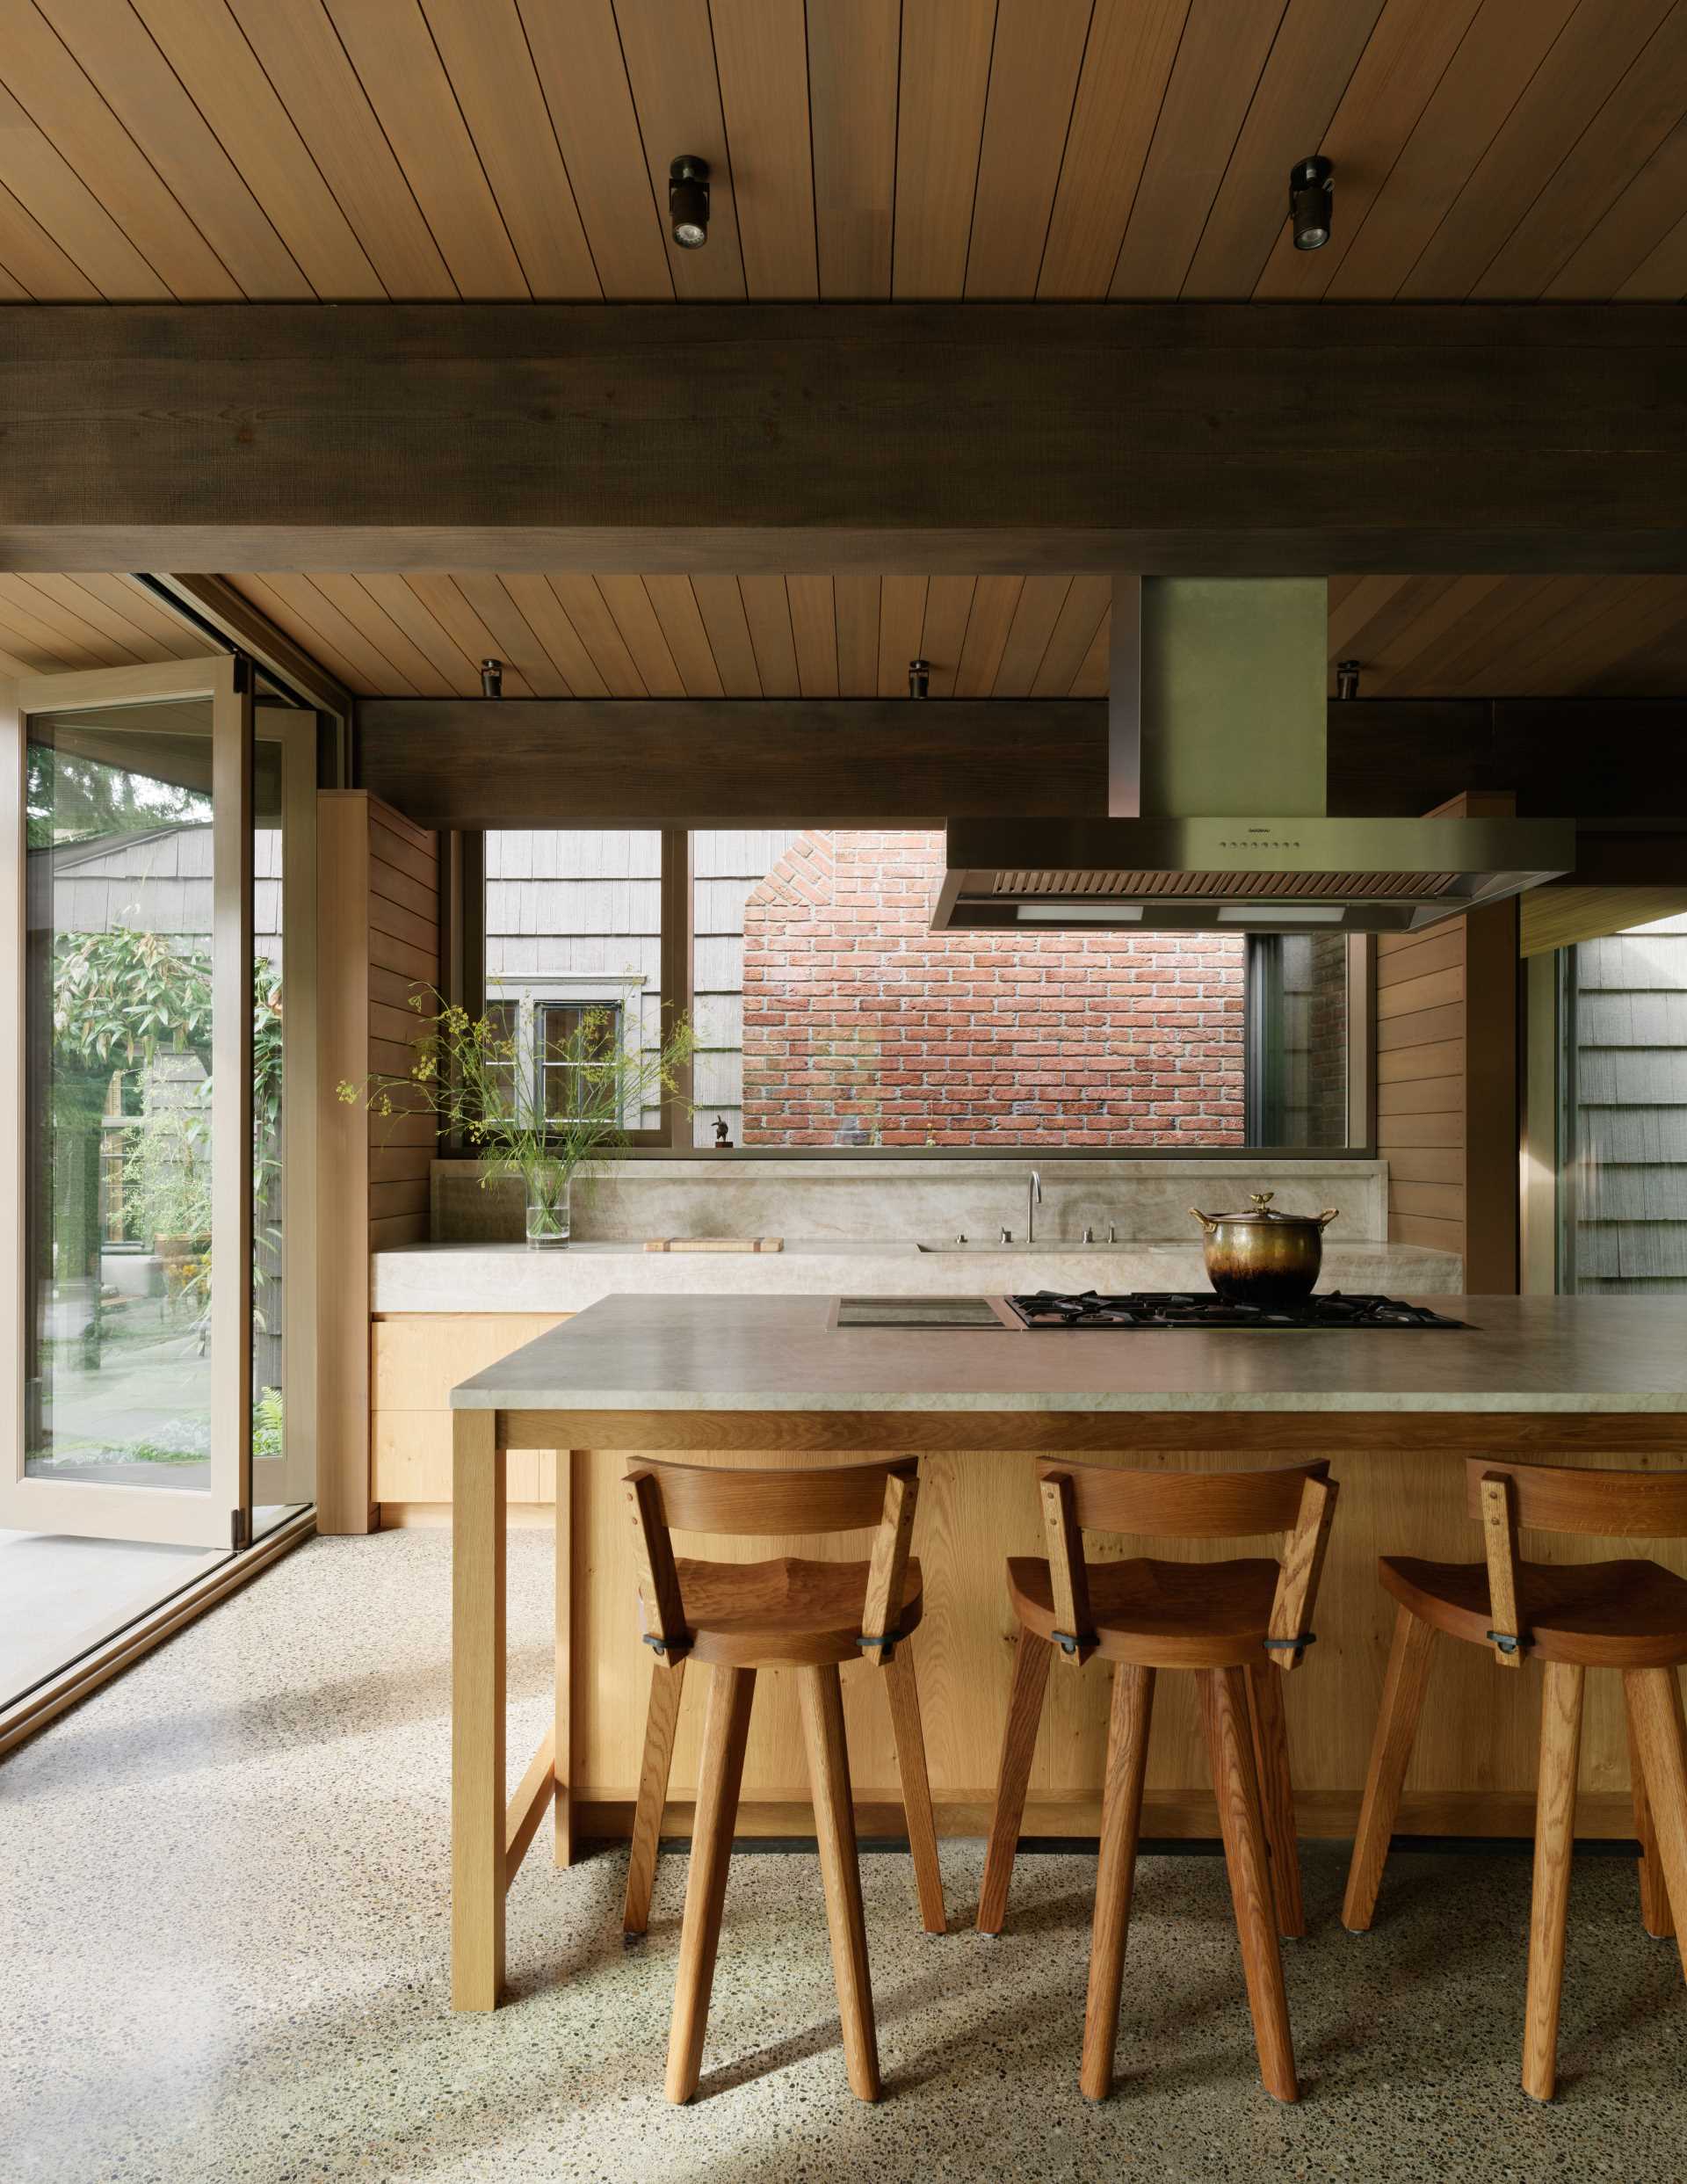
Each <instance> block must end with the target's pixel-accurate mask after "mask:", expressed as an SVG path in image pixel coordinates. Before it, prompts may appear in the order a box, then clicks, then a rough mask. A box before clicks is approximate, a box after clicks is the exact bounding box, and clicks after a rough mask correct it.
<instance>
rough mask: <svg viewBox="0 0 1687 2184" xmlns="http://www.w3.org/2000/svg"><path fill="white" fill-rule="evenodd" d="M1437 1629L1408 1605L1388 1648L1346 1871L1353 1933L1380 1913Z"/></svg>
mask: <svg viewBox="0 0 1687 2184" xmlns="http://www.w3.org/2000/svg"><path fill="white" fill-rule="evenodd" d="M1434 1638H1435V1633H1434V1631H1433V1630H1431V1629H1430V1626H1429V1624H1428V1623H1426V1622H1423V1620H1422V1619H1421V1617H1419V1616H1416V1615H1414V1614H1413V1613H1412V1611H1411V1610H1410V1608H1408V1607H1402V1608H1401V1610H1400V1612H1399V1613H1398V1614H1396V1616H1395V1617H1394V1643H1393V1644H1392V1645H1391V1646H1390V1647H1389V1649H1388V1672H1387V1675H1386V1676H1385V1677H1384V1679H1383V1684H1382V1709H1381V1711H1380V1712H1379V1714H1378V1716H1377V1730H1376V1735H1375V1736H1374V1737H1373V1738H1372V1743H1371V1765H1370V1767H1369V1769H1368V1770H1367V1772H1366V1774H1365V1798H1364V1802H1363V1803H1361V1805H1360V1807H1359V1827H1358V1835H1357V1836H1356V1837H1355V1839H1354V1842H1353V1862H1352V1864H1351V1865H1350V1866H1349V1868H1348V1869H1347V1894H1346V1896H1345V1897H1343V1903H1342V1924H1343V1926H1345V1927H1346V1928H1347V1929H1348V1931H1349V1932H1350V1934H1363V1933H1364V1932H1365V1928H1366V1927H1367V1926H1369V1925H1370V1924H1371V1921H1372V1918H1373V1917H1374V1916H1375V1914H1376V1908H1377V1890H1379V1888H1380V1887H1381V1885H1382V1869H1383V1868H1384V1866H1386V1865H1387V1862H1388V1845H1389V1841H1390V1839H1391V1838H1392V1837H1393V1835H1394V1818H1395V1815H1396V1814H1397V1813H1398V1812H1399V1810H1400V1793H1401V1789H1403V1788H1404V1787H1405V1782H1406V1770H1407V1768H1408V1767H1409V1766H1410V1765H1411V1760H1412V1746H1413V1745H1414V1744H1415V1743H1416V1741H1417V1717H1418V1716H1419V1715H1420V1713H1422V1711H1423V1687H1424V1684H1425V1682H1426V1681H1427V1680H1428V1677H1429V1672H1430V1647H1431V1645H1432V1644H1433V1643H1434Z"/></svg>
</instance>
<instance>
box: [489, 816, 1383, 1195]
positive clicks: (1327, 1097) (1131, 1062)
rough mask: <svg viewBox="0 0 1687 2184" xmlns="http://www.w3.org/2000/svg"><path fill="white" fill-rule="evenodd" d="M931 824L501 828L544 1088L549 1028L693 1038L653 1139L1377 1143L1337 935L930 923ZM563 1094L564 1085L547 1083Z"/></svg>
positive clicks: (495, 867) (653, 1117) (503, 904)
mask: <svg viewBox="0 0 1687 2184" xmlns="http://www.w3.org/2000/svg"><path fill="white" fill-rule="evenodd" d="M942 867H943V836H942V832H941V831H940V830H938V829H933V828H907V829H887V828H882V827H880V828H837V827H810V828H795V827H785V828H716V829H699V830H697V831H694V832H691V833H685V832H682V831H677V830H669V831H659V830H655V829H648V830H618V829H585V828H582V829H576V830H533V831H500V832H496V833H490V834H489V835H488V836H487V838H486V875H487V876H486V896H485V933H484V941H485V963H486V999H487V1003H488V1005H489V1009H496V1010H498V1011H502V1012H503V1014H501V1015H500V1017H499V1021H500V1022H501V1023H503V1024H504V1025H505V1026H506V1027H507V1028H508V1032H509V1035H510V1044H511V1049H512V1061H511V1067H512V1069H519V1070H523V1071H524V1072H528V1073H533V1074H532V1075H531V1076H528V1077H525V1078H524V1081H535V1082H536V1081H539V1073H542V1072H543V1071H544V1070H546V1067H547V1063H546V1059H545V1056H546V1051H547V1045H548V1044H549V1043H550V1041H549V1040H548V1038H547V1027H550V1026H554V1025H558V1024H563V1023H566V1022H568V1021H571V1020H573V1019H574V1018H575V1017H576V1016H577V1015H579V1014H580V1013H581V1012H584V1011H587V1010H596V1011H598V1012H614V1014H615V1019H616V1020H617V1021H618V1022H619V1023H620V1024H621V1025H622V1027H623V1030H622V1034H621V1035H622V1036H623V1038H624V1039H626V1040H627V1041H629V1042H634V1041H637V1042H641V1043H642V1044H643V1045H644V1046H645V1047H647V1048H648V1047H650V1046H652V1045H653V1044H654V1043H655V1041H656V1040H657V1038H658V1036H659V1027H660V1026H661V1024H662V1012H663V1005H664V1000H670V1001H671V1003H672V1008H673V1012H674V1013H676V1014H677V1013H682V1012H683V1013H685V1014H687V1015H688V1016H689V1018H690V1019H691V1023H692V1026H693V1027H694V1030H695V1034H696V1041H697V1051H696V1057H695V1061H694V1063H693V1067H692V1079H691V1098H690V1104H689V1107H688V1108H685V1109H681V1110H678V1111H677V1112H676V1113H674V1114H671V1115H669V1116H666V1117H664V1116H662V1115H659V1114H656V1113H655V1112H654V1111H653V1112H651V1113H649V1114H645V1115H642V1116H641V1118H639V1123H640V1127H639V1128H636V1130H635V1131H634V1138H633V1142H634V1144H635V1145H646V1146H652V1145H658V1144H662V1145H666V1146H668V1147H669V1148H670V1149H671V1150H681V1149H684V1148H685V1147H688V1146H691V1147H699V1146H708V1145H713V1144H714V1143H717V1142H721V1141H724V1142H726V1143H730V1144H732V1145H734V1146H735V1147H739V1148H742V1149H743V1150H748V1151H757V1150H764V1151H769V1152H787V1153H798V1152H810V1153H812V1152H819V1151H829V1152H855V1153H860V1154H866V1155H871V1154H872V1153H874V1152H889V1153H902V1154H909V1153H918V1152H922V1151H924V1152H930V1151H938V1152H942V1151H957V1152H959V1151H970V1152H979V1151H986V1152H988V1151H1002V1152H1004V1153H1016V1152H1023V1151H1029V1150H1035V1151H1039V1152H1046V1153H1054V1152H1074V1153H1082V1152H1093V1153H1098V1154H1100V1153H1118V1152H1147V1153H1152V1152H1155V1151H1162V1152H1190V1151H1224V1150H1248V1149H1261V1150H1266V1149H1269V1150H1306V1151H1308V1152H1311V1151H1334V1150H1344V1149H1349V1148H1358V1147H1361V1146H1362V1144H1363V1140H1364V1136H1365V1132H1364V1129H1363V1128H1362V1127H1358V1128H1356V1127H1355V1126H1354V1124H1353V1122H1352V1121H1351V1120H1350V1118H1351V1117H1352V1116H1353V1115H1354V1114H1355V1112H1356V1110H1358V1109H1361V1108H1362V1102H1361V1101H1359V1100H1358V1099H1357V1098H1356V1092H1357V1087H1356V1086H1355V1085H1354V1084H1353V1083H1352V1082H1350V1077H1351V1076H1352V1073H1353V1058H1352V1053H1351V1048H1352V1045H1353V1042H1352V1041H1351V1040H1350V1022H1351V1021H1352V1020H1353V1019H1354V1017H1355V990H1354V979H1353V971H1354V968H1355V966H1354V957H1355V954H1356V951H1357V952H1358V955H1359V961H1360V963H1361V964H1362V963H1363V961H1364V954H1363V951H1364V950H1365V947H1366V946H1367V945H1368V944H1367V943H1365V941H1363V940H1359V941H1357V942H1356V941H1354V940H1350V938H1349V937H1347V936H1345V935H1342V934H1336V933H1330V934H1324V933H1314V934H1309V935H1298V934H1264V935H1255V934H1249V933H1245V932H1148V933H1143V932H1107V931H1101V930H1096V929H1079V930H1076V931H1065V930H1061V929H1060V928H1058V927H1053V928H1051V929H1048V930H1045V931H1032V932H1027V931H1003V932H952V933H942V932H931V931H930V901H931V897H932V895H933V893H934V892H935V889H936V888H937V885H938V880H939V878H940V876H941V873H942ZM543 1081H544V1084H545V1091H546V1097H547V1100H548V1101H549V1102H550V1104H551V1111H552V1112H554V1113H557V1114H561V1112H563V1109H562V1108H561V1107H557V1106H556V1104H555V1102H556V1100H557V1099H563V1100H566V1098H567V1092H566V1087H565V1086H563V1085H561V1084H560V1083H559V1084H558V1085H554V1086H553V1085H551V1084H550V1083H549V1080H548V1079H544V1080H543Z"/></svg>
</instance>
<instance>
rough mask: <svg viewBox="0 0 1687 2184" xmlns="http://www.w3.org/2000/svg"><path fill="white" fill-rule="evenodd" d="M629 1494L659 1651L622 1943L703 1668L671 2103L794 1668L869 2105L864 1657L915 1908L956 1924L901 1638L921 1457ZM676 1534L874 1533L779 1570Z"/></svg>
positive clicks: (654, 1647) (659, 1473)
mask: <svg viewBox="0 0 1687 2184" xmlns="http://www.w3.org/2000/svg"><path fill="white" fill-rule="evenodd" d="M625 1491H626V1502H627V1508H628V1511H629V1513H630V1514H631V1517H632V1520H633V1526H634V1535H635V1537H636V1540H637V1542H638V1552H639V1593H640V1600H641V1606H642V1607H643V1611H644V1624H645V1629H644V1641H645V1643H646V1644H647V1645H648V1646H649V1648H650V1649H651V1651H652V1652H653V1653H654V1654H655V1674H654V1676H653V1678H652V1680H651V1686H650V1711H649V1716H648V1720H647V1723H646V1725H645V1735H644V1762H643V1766H642V1768H641V1772H640V1776H639V1798H638V1808H637V1810H636V1812H635V1814H634V1823H633V1853H632V1857H631V1860H630V1861H629V1863H628V1867H627V1876H626V1910H625V1913H624V1916H623V1919H622V1924H623V1926H624V1928H625V1931H626V1934H628V1935H634V1936H635V1935H638V1934H642V1933H643V1932H644V1931H645V1928H646V1926H648V1922H649V1917H650V1890H651V1883H652V1882H653V1880H654V1878H655V1863H656V1844H657V1839H658V1838H659V1836H660V1834H661V1832H662V1806H663V1803H665V1801H666V1798H667V1795H668V1771H669V1766H670V1761H671V1760H672V1757H673V1749H674V1728H675V1723H677V1720H678V1716H679V1700H680V1692H681V1689H682V1687H683V1686H684V1675H685V1663H686V1661H687V1660H688V1659H691V1660H697V1661H706V1662H707V1664H708V1665H709V1698H708V1709H707V1712H706V1716H705V1717H704V1727H703V1755H702V1765H701V1768H700V1772H699V1781H698V1786H697V1807H696V1816H695V1818H694V1821H693V1824H692V1830H691V1871H690V1874H689V1876H688V1877H687V1880H686V1883H685V1920H684V1927H683V1929H682V1932H681V1934H680V1944H679V1972H678V1977H677V1983H676V1985H675V1991H674V2020H673V2026H672V2028H671V2031H670V2035H669V2042H668V2080H667V2092H668V2098H669V2100H670V2101H689V2100H690V2099H691V2095H692V2094H693V2093H695V2092H696V2091H697V2082H698V2075H699V2072H700V2070H701V2068H702V2062H703V2035H704V2029H705V2027H706V2023H707V2020H708V2011H709V1993H710V1990H711V1988H712V1987H713V1983H714V1958H715V1950H716V1948H717V1946H718V1944H719V1942H720V1914H721V1908H722V1905H723V1904H724V1902H725V1899H726V1892H727V1866H728V1860H729V1859H730V1857H731V1854H732V1831H733V1824H734V1822H735V1819H736V1818H737V1812H738V1789H739V1783H740V1781H742V1775H743V1768H744V1745H745V1742H746V1739H747V1738H748V1737H749V1709H750V1701H751V1699H752V1697H753V1696H754V1694H755V1690H756V1672H757V1669H761V1668H795V1669H796V1671H797V1672H798V1689H799V1694H800V1700H801V1705H802V1727H803V1736H804V1739H805V1741H806V1743H807V1747H808V1774H809V1780H810V1782H811V1783H812V1785H813V1789H814V1797H815V1836H816V1838H817V1839H818V1842H819V1846H820V1864H821V1874H822V1880H823V1882H824V1884H825V1890H826V1917H827V1921H828V1924H829V1926H830V1929H831V1938H832V1971H833V1976H834V1977H835V1979H836V1984H837V2006H838V2014H839V2017H840V2019H841V2021H842V2023H843V2029H844V2060H845V2063H846V2064H847V2066H848V2070H849V2077H850V2084H851V2087H852V2089H853V2090H854V2091H855V2092H856V2093H858V2094H859V2095H860V2097H861V2099H862V2100H863V2101H876V2100H877V2099H878V2097H879V2050H878V2041H877V2037H876V2035H875V2033H874V2029H873V2018H872V1987H871V1985H870V1984H869V1981H868V1974H867V1934H866V1926H865V1919H864V1918H863V1915H862V1910H861V1876H860V1873H859V1870H858V1867H857V1863H856V1843H855V1809H854V1806H853V1804H852V1803H851V1793H850V1761H849V1754H848V1752H847V1751H846V1749H845V1746H844V1694H843V1687H842V1685H841V1683H840V1682H839V1680H838V1669H839V1666H840V1665H841V1664H842V1663H843V1662H844V1661H853V1660H857V1659H859V1658H862V1657H863V1656H865V1658H866V1659H867V1660H869V1661H871V1662H872V1664H873V1665H875V1666H876V1667H879V1668H881V1669H882V1670H883V1671H884V1674H885V1686H886V1689H887V1693H888V1695H889V1699H890V1717H891V1725H892V1728H893V1730H894V1733H895V1738H896V1763H897V1767H898V1771H899V1772H900V1774H901V1783H902V1803H903V1806H904V1808H905V1810H906V1812H907V1816H908V1839H909V1847H910V1849H911V1850H912V1852H913V1855H914V1874H915V1880H916V1886H917V1889H918V1894H919V1904H920V1913H921V1917H922V1919H923V1923H924V1926H925V1929H926V1931H927V1933H929V1934H941V1933H943V1932H944V1931H945V1926H946V1920H945V1915H944V1905H943V1880H942V1876H941V1874H940V1872H939V1870H938V1837H937V1827H936V1824H935V1822H934V1819H933V1817H932V1812H931V1791H930V1784H929V1783H928V1781H927V1779H926V1771H925V1743H924V1738H923V1735H922V1733H921V1729H920V1701H919V1692H918V1688H917V1687H916V1683H915V1680H914V1662H913V1658H912V1657H911V1655H910V1653H909V1648H908V1645H907V1643H906V1641H907V1640H908V1638H909V1636H910V1635H911V1633H912V1632H913V1631H914V1630H916V1629H917V1628H918V1626H919V1622H920V1616H921V1612H922V1607H923V1600H922V1594H921V1576H920V1565H919V1564H918V1563H917V1562H916V1561H914V1560H913V1559H911V1557H910V1556H909V1543H910V1542H911V1540H912V1537H913V1531H914V1506H915V1501H916V1497H917V1495H918V1491H919V1466H918V1463H917V1462H916V1459H914V1458H913V1457H911V1456H910V1457H908V1458H906V1459H904V1460H901V1461H899V1462H890V1463H871V1464H859V1465H851V1466H850V1467H848V1468H833V1469H828V1470H821V1469H815V1470H807V1471H771V1470H717V1469H704V1468H701V1467H698V1466H693V1465H690V1464H682V1463H655V1462H652V1463H648V1464H641V1466H640V1468H639V1469H637V1470H635V1471H633V1472H631V1473H630V1474H629V1475H628V1477H627V1478H626V1482H625ZM670 1527H675V1528H677V1529H678V1530H680V1531H682V1532H713V1533H728V1534H735V1535H739V1536H740V1537H744V1538H764V1539H765V1538H771V1537H774V1536H777V1535H780V1534H791V1533H795V1534H806V1533H816V1532H821V1533H832V1532H856V1531H865V1530H867V1529H869V1528H870V1527H876V1533H877V1536H876V1537H875V1539H874V1541H873V1546H872V1560H871V1561H870V1562H847V1563H835V1562H803V1561H799V1560H797V1559H795V1558H793V1557H792V1556H781V1557H779V1558H778V1560H777V1561H773V1562H759V1563H717V1562H691V1561H684V1560H678V1561H677V1560H676V1559H675V1556H674V1550H673V1543H672V1540H671V1538H670Z"/></svg>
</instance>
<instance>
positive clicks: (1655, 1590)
mask: <svg viewBox="0 0 1687 2184" xmlns="http://www.w3.org/2000/svg"><path fill="white" fill-rule="evenodd" d="M1379 1567H1380V1572H1381V1578H1382V1583H1383V1585H1384V1587H1385V1589H1386V1590H1387V1591H1388V1592H1389V1593H1393V1594H1394V1598H1395V1599H1396V1600H1398V1601H1399V1602H1400V1603H1401V1606H1402V1607H1408V1608H1409V1609H1410V1610H1411V1612H1412V1614H1415V1615H1417V1616H1419V1617H1421V1618H1422V1619H1423V1622H1426V1623H1429V1624H1430V1625H1431V1627H1432V1628H1433V1629H1437V1630H1444V1631H1445V1632H1446V1633H1447V1635H1448V1636H1450V1637H1454V1638H1462V1639H1465V1640H1466V1641H1467V1642H1469V1643H1473V1644H1476V1645H1486V1644H1488V1643H1489V1641H1488V1632H1489V1631H1490V1630H1491V1629H1493V1628H1494V1611H1493V1609H1492V1607H1490V1606H1489V1600H1488V1564H1486V1563H1485V1562H1479V1563H1439V1562H1421V1561H1419V1560H1418V1559H1417V1558H1416V1557H1415V1556H1409V1555H1385V1556H1382V1558H1381V1562H1380V1565H1379ZM1517 1604H1518V1619H1519V1621H1520V1622H1521V1623H1522V1625H1523V1629H1524V1634H1525V1639H1526V1642H1525V1643H1524V1647H1523V1652H1524V1658H1526V1659H1537V1660H1543V1661H1565V1662H1568V1663H1572V1664H1574V1665H1575V1666H1577V1667H1581V1668H1669V1667H1672V1666H1674V1665H1676V1663H1677V1662H1680V1661H1687V1578H1678V1577H1677V1576H1676V1573H1675V1572H1674V1571H1671V1570H1666V1569H1664V1568H1663V1567H1662V1564H1658V1563H1654V1562H1648V1561H1645V1560H1642V1559H1640V1558H1635V1559H1633V1560H1625V1561H1621V1562H1593V1563H1539V1562H1523V1561H1519V1562H1518V1563H1517Z"/></svg>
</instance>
